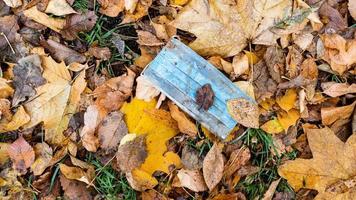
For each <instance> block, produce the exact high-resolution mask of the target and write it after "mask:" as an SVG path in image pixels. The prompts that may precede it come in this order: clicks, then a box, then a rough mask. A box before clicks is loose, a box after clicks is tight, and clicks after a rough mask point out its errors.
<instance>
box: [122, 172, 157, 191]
mask: <svg viewBox="0 0 356 200" xmlns="http://www.w3.org/2000/svg"><path fill="white" fill-rule="evenodd" d="M126 179H127V182H128V183H129V184H130V186H131V187H132V188H133V189H135V190H137V191H145V190H148V189H152V188H154V187H155V186H156V185H157V184H158V181H157V180H156V179H155V178H154V177H152V175H150V174H148V173H147V172H144V171H142V170H134V171H132V172H131V173H126Z"/></svg>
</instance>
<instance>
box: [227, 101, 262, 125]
mask: <svg viewBox="0 0 356 200" xmlns="http://www.w3.org/2000/svg"><path fill="white" fill-rule="evenodd" d="M251 101H252V100H248V99H243V98H239V99H231V100H229V101H228V102H227V110H228V111H229V114H230V115H231V116H232V118H233V119H235V120H236V121H237V122H238V123H240V124H242V125H243V126H246V127H250V128H258V127H259V121H258V120H259V110H258V105H257V104H256V103H254V102H251Z"/></svg>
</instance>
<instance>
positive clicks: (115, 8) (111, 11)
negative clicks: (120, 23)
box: [99, 0, 125, 17]
mask: <svg viewBox="0 0 356 200" xmlns="http://www.w3.org/2000/svg"><path fill="white" fill-rule="evenodd" d="M99 4H100V10H99V12H100V13H102V14H104V15H107V16H109V17H116V16H118V15H119V13H120V12H122V11H124V9H125V1H123V0H99Z"/></svg>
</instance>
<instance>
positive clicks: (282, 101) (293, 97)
mask: <svg viewBox="0 0 356 200" xmlns="http://www.w3.org/2000/svg"><path fill="white" fill-rule="evenodd" d="M297 96H298V95H297V91H296V90H295V89H289V90H287V92H286V93H285V94H284V95H283V96H281V97H279V98H277V100H276V103H277V104H278V105H279V107H281V108H282V109H283V110H285V111H289V110H290V109H292V108H294V104H295V102H296V101H297Z"/></svg>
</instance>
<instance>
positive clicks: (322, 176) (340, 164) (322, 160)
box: [278, 128, 356, 200]
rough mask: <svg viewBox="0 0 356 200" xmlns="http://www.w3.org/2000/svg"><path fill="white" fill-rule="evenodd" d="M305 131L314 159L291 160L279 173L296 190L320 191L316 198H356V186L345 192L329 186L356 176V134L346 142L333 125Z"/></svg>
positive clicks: (281, 167) (280, 168)
mask: <svg viewBox="0 0 356 200" xmlns="http://www.w3.org/2000/svg"><path fill="white" fill-rule="evenodd" d="M305 132H306V133H307V137H308V142H309V146H310V148H311V150H312V153H313V158H312V159H301V158H297V159H296V160H293V161H287V162H286V163H285V164H283V165H282V166H280V167H279V169H278V173H279V174H280V175H281V176H282V177H283V178H285V179H287V180H288V183H289V184H290V185H291V186H292V187H293V188H294V189H295V190H296V191H298V190H299V189H301V188H309V189H315V190H317V191H318V192H319V193H318V195H317V196H316V198H315V199H339V200H341V199H353V197H354V196H355V194H356V191H355V188H345V189H346V190H345V191H330V190H328V188H329V187H330V186H332V185H333V184H335V183H337V182H338V181H343V180H347V179H350V178H352V177H353V176H354V175H355V168H354V167H353V166H354V165H355V160H356V159H355V154H354V152H355V143H356V135H351V136H350V138H349V139H348V140H347V142H346V143H343V142H342V141H340V140H339V139H338V138H337V137H336V136H335V134H334V133H333V132H332V131H331V130H330V129H329V128H323V129H308V128H306V129H305Z"/></svg>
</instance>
